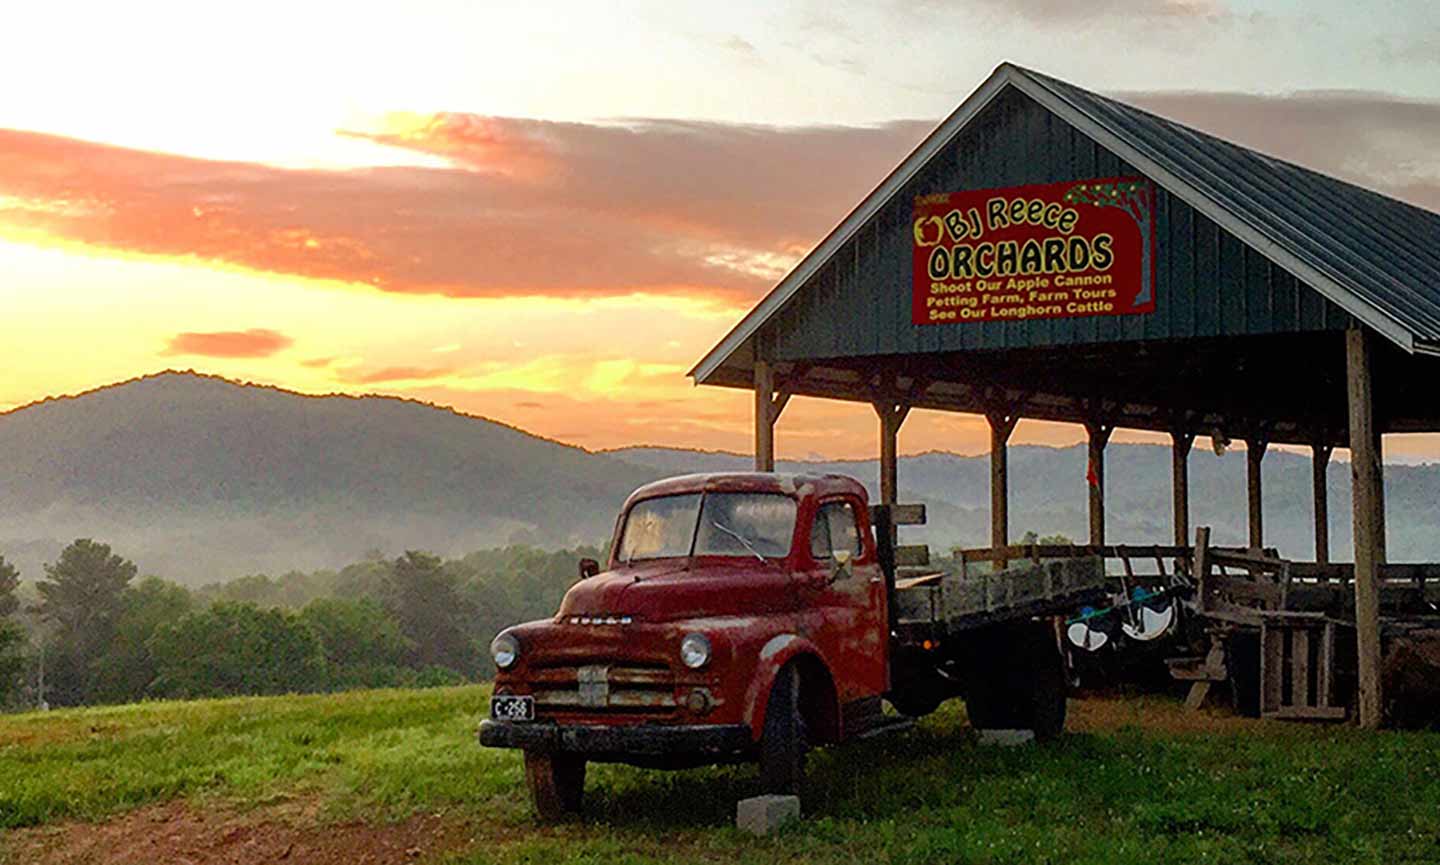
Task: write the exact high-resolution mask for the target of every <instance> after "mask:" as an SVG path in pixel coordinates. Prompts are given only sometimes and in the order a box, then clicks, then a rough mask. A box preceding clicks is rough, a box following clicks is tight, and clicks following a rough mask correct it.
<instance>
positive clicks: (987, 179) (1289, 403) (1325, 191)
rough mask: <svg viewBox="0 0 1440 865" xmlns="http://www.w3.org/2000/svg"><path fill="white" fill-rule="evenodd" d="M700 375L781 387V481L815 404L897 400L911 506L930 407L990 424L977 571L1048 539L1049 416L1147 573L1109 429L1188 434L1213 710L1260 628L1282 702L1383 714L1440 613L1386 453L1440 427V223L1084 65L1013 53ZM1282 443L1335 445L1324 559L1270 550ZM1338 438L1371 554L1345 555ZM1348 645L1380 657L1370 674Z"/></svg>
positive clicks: (1179, 548) (1201, 683)
mask: <svg viewBox="0 0 1440 865" xmlns="http://www.w3.org/2000/svg"><path fill="white" fill-rule="evenodd" d="M691 375H692V376H693V378H694V380H695V381H696V383H697V384H704V385H716V386H722V387H730V388H744V389H750V390H753V392H754V395H755V463H756V467H757V469H759V470H761V471H768V470H772V469H773V466H774V452H775V444H774V442H775V438H774V431H775V423H776V420H777V419H778V417H779V416H780V413H781V412H782V411H783V409H784V408H785V405H786V403H787V401H788V400H789V399H790V398H791V397H792V396H797V395H803V396H808V397H819V398H825V399H836V400H848V401H855V402H861V403H869V404H871V405H873V406H874V408H875V411H876V413H877V415H878V421H879V454H880V461H881V469H880V471H881V496H882V499H883V501H884V502H886V503H891V504H893V503H895V502H897V501H898V499H899V498H900V496H901V491H899V490H897V488H896V487H897V483H896V451H897V445H896V442H897V435H898V433H899V430H900V428H901V425H902V424H903V423H904V422H905V419H906V416H907V413H908V412H909V411H910V410H912V409H916V408H919V409H933V410H941V411H951V412H964V413H973V414H979V415H983V416H985V417H986V418H987V419H988V421H989V424H990V430H991V503H992V504H991V547H990V548H989V549H988V550H980V551H968V552H967V553H966V554H965V555H964V556H962V558H964V559H966V560H975V561H1006V560H1010V559H1017V558H1023V557H1026V556H1036V555H1038V553H1037V552H1036V551H1035V550H1026V549H1024V548H1020V547H1013V546H1011V538H1010V534H1009V521H1008V517H1007V511H1008V495H1007V464H1006V447H1007V442H1008V441H1009V438H1010V435H1011V432H1012V431H1013V429H1014V427H1015V424H1016V422H1017V421H1018V420H1019V419H1022V418H1033V419H1042V420H1048V421H1059V422H1068V423H1074V424H1082V425H1083V426H1084V428H1085V430H1086V431H1087V434H1088V442H1089V474H1088V481H1089V490H1090V492H1089V535H1090V536H1089V538H1088V542H1089V543H1088V545H1086V546H1082V547H1078V548H1076V550H1072V551H1069V552H1068V553H1065V554H1069V555H1073V554H1087V555H1102V556H1108V557H1114V558H1120V559H1123V560H1124V562H1125V564H1126V566H1127V568H1128V566H1129V563H1130V561H1131V559H1132V558H1135V557H1136V556H1137V555H1138V554H1139V553H1138V552H1137V551H1136V550H1133V549H1131V550H1126V549H1119V548H1116V547H1113V546H1106V536H1105V522H1106V521H1105V450H1106V444H1107V442H1108V441H1109V439H1110V436H1111V434H1112V432H1113V431H1114V430H1116V429H1122V428H1124V429H1134V430H1146V431H1151V432H1158V433H1162V434H1168V435H1169V436H1170V438H1171V441H1172V443H1173V452H1174V460H1173V479H1172V482H1173V491H1174V496H1173V499H1174V506H1173V515H1172V522H1173V529H1174V531H1173V536H1172V537H1171V538H1157V539H1156V546H1154V547H1151V548H1148V549H1147V550H1145V551H1144V552H1145V554H1147V555H1152V556H1153V558H1154V559H1155V562H1156V564H1157V565H1158V566H1159V570H1160V572H1161V574H1162V575H1164V574H1166V573H1167V571H1166V565H1165V562H1166V561H1170V562H1171V565H1170V571H1169V572H1168V573H1169V574H1170V575H1174V574H1177V573H1178V574H1180V575H1181V576H1183V577H1184V578H1185V580H1186V581H1187V585H1188V586H1189V587H1190V588H1191V589H1192V596H1193V599H1194V600H1193V606H1194V608H1195V609H1196V610H1197V611H1198V613H1199V614H1201V615H1203V616H1204V617H1205V621H1206V622H1207V626H1208V629H1209V631H1210V633H1211V636H1212V637H1213V638H1214V641H1213V643H1212V646H1211V650H1210V651H1209V652H1207V653H1205V654H1204V655H1203V656H1201V657H1199V658H1194V659H1190V660H1191V661H1192V663H1188V664H1186V663H1179V664H1177V667H1176V673H1177V675H1178V676H1180V677H1187V676H1188V677H1189V678H1190V679H1192V680H1193V681H1194V682H1195V684H1196V690H1195V692H1194V697H1195V698H1196V700H1199V699H1202V698H1203V697H1204V690H1205V688H1206V687H1208V685H1209V684H1210V683H1211V682H1212V681H1217V680H1218V677H1220V676H1222V675H1223V672H1224V666H1225V663H1226V651H1227V647H1228V646H1229V645H1230V643H1229V639H1230V636H1232V635H1234V634H1236V633H1244V634H1247V635H1250V636H1252V637H1256V638H1258V640H1259V644H1260V655H1261V660H1260V665H1261V671H1260V673H1259V676H1260V680H1261V684H1260V687H1261V702H1262V709H1263V708H1265V707H1266V706H1268V708H1269V714H1272V715H1276V716H1280V717H1284V716H1287V715H1290V716H1295V717H1332V716H1343V715H1344V714H1345V712H1346V711H1347V709H1349V708H1351V707H1352V706H1353V710H1354V714H1355V715H1356V716H1357V717H1358V719H1359V721H1360V723H1361V724H1362V725H1364V726H1368V727H1374V726H1378V725H1379V724H1380V722H1381V719H1382V709H1383V705H1384V703H1383V699H1382V694H1381V665H1382V654H1383V653H1382V640H1388V639H1392V638H1395V637H1397V636H1403V634H1405V633H1413V632H1415V631H1417V630H1419V631H1425V630H1427V629H1429V628H1431V627H1432V625H1433V622H1432V621H1431V620H1430V619H1428V618H1427V615H1426V614H1427V611H1429V610H1431V609H1433V606H1432V605H1431V604H1430V599H1429V597H1428V596H1427V594H1426V592H1427V580H1432V579H1433V578H1434V577H1436V576H1440V566H1436V565H1430V564H1424V563H1408V564H1404V565H1397V564H1391V563H1389V562H1388V561H1387V558H1386V549H1385V503H1384V488H1383V464H1382V460H1381V450H1382V440H1383V436H1385V435H1386V434H1389V433H1418V432H1436V431H1440V400H1436V399H1435V393H1436V391H1435V387H1434V382H1435V381H1436V380H1437V376H1440V215H1437V214H1435V213H1431V212H1429V211H1426V210H1423V209H1420V208H1416V207H1413V206H1410V205H1408V204H1405V203H1402V202H1400V201H1397V200H1394V199H1392V198H1388V197H1386V196H1383V195H1380V194H1377V193H1374V192H1372V191H1369V190H1366V189H1363V188H1360V187H1357V186H1354V185H1352V184H1348V183H1345V182H1342V181H1340V180H1337V179H1335V178H1332V177H1328V176H1325V175H1322V174H1319V173H1316V172H1313V171H1310V170H1307V169H1304V168H1301V167H1299V166H1297V165H1293V164H1290V163H1288V162H1284V161H1281V160H1279V159H1276V158H1273V157H1271V156H1267V155H1264V154H1261V153H1257V152H1255V151H1252V150H1248V149H1246V148H1243V147H1240V146H1237V145H1235V144H1231V143H1229V142H1226V141H1223V140H1221V139H1218V138H1215V137H1212V136H1210V135H1207V134H1205V133H1203V132H1201V131H1197V130H1194V129H1190V128H1187V127H1185V126H1182V125H1180V124H1178V123H1174V122H1171V121H1169V120H1166V119H1163V118H1161V117H1158V116H1155V115H1153V114H1149V113H1147V112H1144V111H1141V110H1138V109H1136V108H1133V107H1131V106H1128V105H1125V104H1122V103H1120V102H1117V101H1115V100H1112V99H1109V98H1106V97H1103V96H1100V95H1098V94H1095V93H1092V92H1089V91H1087V90H1084V89H1082V88H1079V87H1076V86H1074V85H1071V84H1067V83H1065V82H1063V81H1059V80H1056V79H1054V78H1050V77H1047V76H1045V75H1041V74H1039V73H1036V72H1033V71H1030V70H1027V69H1023V68H1020V67H1017V66H1014V65H1010V64H1004V65H1002V66H1000V67H999V68H998V69H997V70H996V71H995V72H994V73H993V74H992V75H991V76H990V78H989V79H988V80H986V81H985V82H984V84H982V85H981V86H980V87H979V89H977V90H976V91H975V92H974V93H973V94H972V95H971V96H970V97H968V98H967V99H966V100H965V101H964V102H963V104H961V105H960V107H959V108H958V109H956V111H955V112H954V113H953V114H951V115H950V116H949V117H948V118H947V119H946V120H945V121H944V122H942V123H941V124H940V125H939V126H938V127H937V128H936V129H935V130H934V132H933V133H931V134H930V135H929V136H928V137H927V138H926V139H925V140H924V141H923V142H922V143H921V145H920V146H919V147H918V148H917V149H916V150H915V151H914V152H913V153H912V154H911V155H910V156H909V157H908V158H907V159H905V161H904V162H902V163H901V164H900V165H899V166H898V167H897V168H896V169H895V170H894V171H893V172H892V173H891V174H890V175H889V176H888V177H886V178H884V179H883V181H882V182H881V183H880V184H879V185H878V186H877V187H876V188H875V189H874V191H873V192H871V193H870V195H869V196H867V197H866V198H865V199H864V200H863V201H862V202H861V203H860V204H859V205H858V206H857V207H856V208H855V209H854V210H853V211H852V212H851V213H850V214H849V215H848V216H846V217H845V218H844V219H843V220H842V221H841V222H840V223H839V224H838V225H837V227H836V228H835V229H834V230H833V231H832V232H831V233H830V234H829V236H827V237H826V238H825V239H824V240H823V241H822V242H821V243H820V244H819V245H818V246H816V247H815V249H814V250H813V251H811V253H810V254H809V255H807V256H806V257H805V258H804V259H803V260H802V261H801V262H800V263H799V264H798V265H797V266H796V267H795V268H794V269H793V270H792V271H791V272H790V273H789V274H788V275H787V276H786V277H785V278H784V279H783V280H781V281H780V283H779V284H778V285H776V286H775V288H774V289H773V290H772V291H771V292H770V293H769V294H768V295H767V296H766V297H765V298H764V299H762V300H761V301H760V303H759V304H757V305H756V306H755V307H754V309H752V310H751V311H750V313H749V314H747V315H746V316H745V317H744V318H743V320H741V321H740V323H739V324H738V325H736V326H735V328H734V329H733V330H732V331H731V332H730V333H729V334H728V335H727V336H726V337H725V338H724V339H723V340H722V341H721V342H720V343H719V344H717V345H716V346H715V347H714V348H713V349H712V350H711V351H710V352H709V353H708V354H707V355H706V356H705V357H704V358H703V359H702V360H701V361H700V362H699V364H698V365H696V367H695V368H694V369H693V370H692V371H691ZM1197 436H1203V437H1209V438H1211V439H1212V440H1218V441H1227V440H1231V439H1233V440H1237V441H1243V442H1245V445H1246V454H1247V465H1248V479H1249V483H1248V502H1247V503H1246V505H1244V506H1245V507H1248V513H1249V543H1248V547H1247V548H1245V549H1240V550H1210V549H1208V547H1207V543H1206V540H1207V538H1206V533H1205V532H1204V531H1203V530H1202V529H1201V527H1196V530H1195V531H1193V532H1192V527H1191V525H1190V515H1189V494H1188V490H1187V462H1186V457H1187V455H1188V453H1189V452H1190V449H1191V447H1192V446H1193V443H1194V441H1195V439H1196V437H1197ZM1271 445H1291V446H1300V447H1304V448H1308V449H1310V451H1311V453H1312V454H1313V457H1314V466H1315V483H1314V511H1315V534H1316V537H1315V555H1314V561H1303V562H1302V561H1296V560H1292V559H1289V558H1286V557H1284V555H1282V553H1281V551H1276V550H1271V549H1268V548H1267V545H1266V538H1265V527H1264V523H1263V519H1262V502H1263V496H1264V490H1263V488H1262V483H1261V465H1262V461H1263V459H1264V457H1265V454H1266V450H1267V448H1268V447H1269V446H1271ZM1337 448H1342V449H1348V451H1349V454H1350V465H1351V468H1352V473H1353V490H1354V492H1353V496H1352V502H1351V510H1352V513H1353V525H1354V551H1355V552H1354V561H1353V562H1334V561H1331V557H1330V555H1329V547H1330V545H1329V539H1328V528H1327V527H1328V519H1327V514H1328V512H1329V509H1330V507H1331V504H1330V502H1328V501H1327V493H1326V487H1325V483H1324V476H1325V469H1326V466H1327V465H1328V463H1329V462H1330V460H1331V457H1332V454H1333V452H1334V450H1335V449H1337ZM1237 506H1238V503H1237ZM1046 554H1047V555H1059V554H1061V553H1060V552H1059V551H1046ZM1382 596H1383V600H1384V604H1383V609H1382ZM1352 647H1353V648H1352ZM1337 653H1339V654H1341V655H1346V654H1347V653H1348V654H1349V655H1350V656H1352V657H1353V658H1354V662H1355V676H1354V679H1353V680H1354V682H1355V687H1353V688H1352V687H1351V686H1350V684H1349V682H1350V681H1351V680H1349V679H1346V678H1345V677H1344V675H1343V670H1339V669H1337V668H1336V662H1335V660H1334V658H1335V656H1336V654H1337ZM1183 660H1184V659H1182V661H1183ZM1232 662H1233V659H1232ZM1339 666H1340V667H1341V668H1343V667H1344V666H1345V664H1344V663H1343V661H1342V662H1341V663H1340V664H1339ZM1357 694H1358V696H1355V695H1357ZM1267 700H1268V703H1267Z"/></svg>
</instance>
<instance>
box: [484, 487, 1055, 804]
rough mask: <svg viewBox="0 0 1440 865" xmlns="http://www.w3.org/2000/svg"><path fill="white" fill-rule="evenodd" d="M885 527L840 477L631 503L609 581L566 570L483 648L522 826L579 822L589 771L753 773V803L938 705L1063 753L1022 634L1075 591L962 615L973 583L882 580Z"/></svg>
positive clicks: (1051, 679) (1045, 638) (1038, 666)
mask: <svg viewBox="0 0 1440 865" xmlns="http://www.w3.org/2000/svg"><path fill="white" fill-rule="evenodd" d="M892 515H893V511H891V510H887V509H884V508H877V509H876V510H875V512H874V517H875V518H876V522H878V523H880V525H879V526H878V527H877V526H874V525H872V510H871V508H870V507H869V506H868V503H867V499H866V493H865V488H864V487H863V486H862V485H861V484H860V483H859V482H857V481H855V480H853V479H851V478H847V477H841V476H837V475H825V476H806V475H796V476H790V475H776V474H710V475H688V476H685V477H677V478H671V479H668V480H663V481H658V482H656V483H652V484H649V485H647V486H644V487H642V488H640V489H639V490H637V491H635V492H634V493H633V494H632V495H631V496H630V498H629V499H628V500H627V501H626V502H625V506H624V509H623V510H622V511H621V514H620V517H619V519H618V520H617V522H616V528H615V536H614V539H613V543H612V544H611V553H610V560H609V563H608V565H607V567H606V569H605V570H604V571H603V572H600V568H599V565H598V563H596V562H594V561H593V560H586V561H583V562H581V565H580V575H581V579H580V580H579V582H577V583H576V584H575V585H574V586H573V587H571V589H570V590H569V591H568V592H567V593H566V595H565V598H564V600H563V601H562V602H561V605H560V609H559V611H558V612H557V613H556V614H555V616H554V618H551V619H546V620H542V621H536V622H528V623H526V624H522V625H516V626H514V627H511V628H507V629H505V630H504V631H502V632H501V633H500V634H499V635H498V636H496V637H495V640H494V642H493V643H492V644H491V654H492V656H493V658H494V660H495V664H496V667H497V668H498V671H499V672H498V674H497V676H496V680H495V689H494V693H493V696H492V697H491V706H490V718H489V719H488V720H485V721H484V722H482V724H481V726H480V733H479V738H480V742H481V744H483V745H488V746H493V747H502V748H519V749H522V750H523V751H524V755H525V775H526V780H527V783H528V786H529V788H530V793H531V797H532V800H533V802H534V805H535V809H536V811H537V813H538V814H539V815H540V816H541V817H542V818H544V819H555V818H558V817H561V816H563V815H565V814H567V813H570V812H574V811H578V810H579V808H580V803H581V794H582V790H583V786H584V780H585V765H586V763H587V762H588V761H610V762H624V763H630V764H634V765H639V766H647V767H656V768H679V767H688V766H696V765H704V764H713V763H721V762H732V761H746V760H758V761H759V763H760V771H761V778H762V782H763V785H764V787H765V788H766V789H767V790H769V791H772V792H781V791H795V790H796V789H797V788H798V786H799V785H800V783H801V781H802V779H803V772H804V762H805V753H806V750H807V749H808V748H810V747H813V746H817V745H822V744H829V743H835V742H840V741H843V740H846V739H849V738H852V737H855V736H861V735H865V734H868V733H874V732H877V731H879V730H882V729H885V728H887V727H892V726H900V725H907V724H908V722H907V721H906V717H914V716H919V715H923V714H926V713H927V712H930V711H933V710H934V709H935V708H936V707H937V706H938V705H939V704H940V702H941V701H943V700H945V699H947V698H949V697H952V696H962V695H963V696H964V697H965V698H966V700H967V703H968V705H969V710H970V717H971V720H972V723H975V724H976V725H977V726H988V727H1012V728H1029V729H1033V730H1035V731H1036V734H1037V736H1039V737H1041V738H1044V737H1047V736H1054V735H1058V734H1059V732H1060V731H1061V728H1062V727H1063V724H1064V715H1065V688H1064V684H1065V683H1064V672H1063V667H1062V663H1061V658H1060V654H1059V651H1058V649H1057V646H1056V641H1055V637H1054V630H1053V627H1052V626H1051V624H1050V623H1049V622H1048V621H1045V620H1043V619H1038V618H1037V616H1038V615H1043V614H1047V613H1053V612H1057V611H1058V610H1057V609H1055V608H1056V606H1057V604H1070V603H1074V602H1075V600H1076V597H1077V596H1076V595H1075V593H1074V592H1070V593H1069V594H1068V595H1066V596H1065V597H1058V596H1055V594H1054V593H1051V594H1047V595H1043V596H1039V597H1037V596H1035V595H1034V593H1033V592H1032V593H1030V594H1029V595H1025V594H1024V593H1019V595H1017V594H1016V593H1015V592H1013V591H1011V592H1010V593H1009V595H1007V597H1008V596H1017V597H1022V596H1023V602H1017V603H1015V604H1013V605H1011V606H1004V605H1001V606H999V607H997V606H996V605H995V604H994V603H992V601H993V597H991V596H995V597H998V596H999V594H1000V593H997V592H996V591H995V590H994V589H993V587H992V588H985V589H983V590H982V591H980V592H979V596H981V600H980V601H978V602H977V603H978V604H979V606H978V607H975V606H972V607H968V608H967V607H964V606H963V604H962V603H961V602H962V601H963V600H964V597H969V596H970V595H974V594H975V587H976V584H975V583H974V581H973V580H969V581H967V582H965V583H964V584H963V587H964V588H965V589H966V591H967V592H968V593H969V594H968V595H964V596H962V595H961V594H957V593H956V592H955V591H951V594H950V596H949V597H950V598H951V600H948V601H947V600H944V599H943V598H942V595H941V593H942V592H943V591H944V588H945V582H944V581H945V579H947V578H946V577H944V575H942V574H938V573H934V574H931V575H929V576H924V575H922V576H920V577H918V578H915V579H911V580H901V581H898V582H897V574H896V568H895V566H894V552H895V547H894V546H893V537H894V529H893V527H892V526H891V525H890V518H891V516H892ZM957 585H960V584H957ZM1072 588H1073V587H1072ZM1082 588H1083V587H1082ZM957 604H959V605H960V606H957ZM882 699H888V701H889V702H890V703H891V704H892V705H893V706H894V707H895V708H896V709H897V710H898V711H899V712H900V713H901V716H902V717H897V716H896V715H894V714H886V713H884V712H883V704H882Z"/></svg>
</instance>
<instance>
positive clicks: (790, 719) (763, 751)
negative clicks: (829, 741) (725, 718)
mask: <svg viewBox="0 0 1440 865" xmlns="http://www.w3.org/2000/svg"><path fill="white" fill-rule="evenodd" d="M805 750H806V736H805V719H804V718H803V717H802V716H801V714H800V670H799V669H798V668H797V667H795V665H793V664H788V665H786V666H785V667H783V668H781V670H780V673H779V674H778V675H777V676H776V677H775V684H774V686H773V687H772V688H771V689H770V700H769V702H767V703H766V705H765V729H764V732H763V734H762V736H761V739H760V783H761V785H762V786H763V787H764V788H765V792H767V793H780V794H789V795H798V794H799V793H800V786H801V784H803V783H804V781H805Z"/></svg>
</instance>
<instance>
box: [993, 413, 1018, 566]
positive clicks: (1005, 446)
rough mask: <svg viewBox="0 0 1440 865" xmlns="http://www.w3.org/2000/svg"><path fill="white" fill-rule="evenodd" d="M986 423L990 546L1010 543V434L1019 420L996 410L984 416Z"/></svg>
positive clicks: (1001, 545)
mask: <svg viewBox="0 0 1440 865" xmlns="http://www.w3.org/2000/svg"><path fill="white" fill-rule="evenodd" d="M985 418H986V420H988V421H989V422H990V546H992V547H1003V546H1007V545H1009V543H1010V481H1009V462H1010V459H1009V455H1010V434H1011V433H1012V432H1014V431H1015V423H1016V422H1017V421H1018V420H1020V419H1019V418H1018V417H1016V416H1015V415H1014V414H1010V413H1009V412H1004V411H999V412H990V413H989V414H987V415H986V416H985Z"/></svg>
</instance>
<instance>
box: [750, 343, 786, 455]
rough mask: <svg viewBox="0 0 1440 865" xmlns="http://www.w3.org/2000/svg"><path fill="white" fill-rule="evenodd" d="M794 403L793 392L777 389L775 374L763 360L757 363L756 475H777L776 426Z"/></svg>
mask: <svg viewBox="0 0 1440 865" xmlns="http://www.w3.org/2000/svg"><path fill="white" fill-rule="evenodd" d="M788 402H790V391H789V389H788V388H781V389H780V390H779V392H778V393H777V392H776V389H775V371H774V370H773V369H772V368H771V366H770V364H769V363H768V362H766V361H763V360H757V361H755V471H757V472H773V471H775V422H776V421H778V420H779V419H780V413H781V412H783V411H784V410H785V405H786V403H788Z"/></svg>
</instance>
